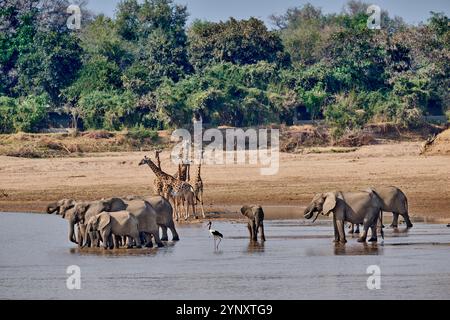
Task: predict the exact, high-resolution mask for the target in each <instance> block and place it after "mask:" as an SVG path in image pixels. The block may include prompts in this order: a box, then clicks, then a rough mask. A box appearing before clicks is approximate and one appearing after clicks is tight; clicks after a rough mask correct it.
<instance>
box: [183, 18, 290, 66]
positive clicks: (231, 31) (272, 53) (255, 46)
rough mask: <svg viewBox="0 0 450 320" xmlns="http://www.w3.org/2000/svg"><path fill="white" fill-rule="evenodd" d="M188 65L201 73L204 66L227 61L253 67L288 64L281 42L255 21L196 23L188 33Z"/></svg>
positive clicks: (258, 21) (259, 22)
mask: <svg viewBox="0 0 450 320" xmlns="http://www.w3.org/2000/svg"><path fill="white" fill-rule="evenodd" d="M188 35H189V56H190V61H191V63H192V65H193V66H194V67H195V68H196V69H197V70H201V69H202V68H204V67H205V66H207V65H211V64H215V63H222V62H231V63H234V64H241V65H245V64H255V63H257V62H259V61H267V62H269V63H279V64H280V65H288V64H289V62H290V59H289V57H288V55H286V54H285V52H284V48H283V44H282V41H281V39H280V37H279V36H278V34H277V33H275V32H272V31H269V30H268V29H267V27H266V26H265V25H264V22H262V21H261V20H258V19H256V18H250V19H249V20H236V19H234V18H230V19H229V20H228V21H226V22H219V23H213V22H203V21H196V22H194V23H193V24H192V26H191V27H190V29H189V31H188Z"/></svg>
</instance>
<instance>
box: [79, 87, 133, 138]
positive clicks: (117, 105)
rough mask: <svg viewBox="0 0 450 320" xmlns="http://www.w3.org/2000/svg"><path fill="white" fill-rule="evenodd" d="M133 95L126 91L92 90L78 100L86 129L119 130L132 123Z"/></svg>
mask: <svg viewBox="0 0 450 320" xmlns="http://www.w3.org/2000/svg"><path fill="white" fill-rule="evenodd" d="M135 103H136V101H135V97H134V96H133V95H132V94H131V93H128V92H125V93H123V94H121V93H118V92H114V91H92V92H91V93H88V94H86V95H85V96H83V97H82V98H81V99H80V101H79V104H80V107H81V111H82V114H83V116H82V119H83V123H84V126H85V128H86V129H106V130H120V129H122V128H123V127H124V126H127V124H132V122H133V121H132V119H133V118H132V117H133V109H134V106H135Z"/></svg>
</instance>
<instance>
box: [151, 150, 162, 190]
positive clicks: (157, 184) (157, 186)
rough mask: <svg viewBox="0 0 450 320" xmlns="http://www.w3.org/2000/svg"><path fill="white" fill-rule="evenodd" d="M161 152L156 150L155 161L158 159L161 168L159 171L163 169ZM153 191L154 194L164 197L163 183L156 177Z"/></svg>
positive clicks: (157, 162)
mask: <svg viewBox="0 0 450 320" xmlns="http://www.w3.org/2000/svg"><path fill="white" fill-rule="evenodd" d="M161 152H162V151H161V150H156V151H155V159H156V164H157V166H158V168H159V170H162V169H161V159H160V158H159V154H160V153H161ZM153 190H154V193H155V194H156V195H158V196H161V195H163V183H162V182H161V180H160V179H159V178H158V177H156V178H155V180H153Z"/></svg>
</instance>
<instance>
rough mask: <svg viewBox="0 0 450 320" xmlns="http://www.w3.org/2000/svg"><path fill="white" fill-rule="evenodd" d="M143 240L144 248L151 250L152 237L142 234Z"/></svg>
mask: <svg viewBox="0 0 450 320" xmlns="http://www.w3.org/2000/svg"><path fill="white" fill-rule="evenodd" d="M158 231H159V230H158ZM144 239H145V241H143V242H144V243H145V247H146V248H153V241H152V235H151V234H148V233H144Z"/></svg>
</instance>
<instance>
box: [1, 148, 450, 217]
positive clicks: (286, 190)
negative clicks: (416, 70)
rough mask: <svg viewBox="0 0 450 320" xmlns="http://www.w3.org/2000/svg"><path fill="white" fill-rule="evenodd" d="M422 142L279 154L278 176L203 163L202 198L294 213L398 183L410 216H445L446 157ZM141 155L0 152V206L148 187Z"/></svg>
mask: <svg viewBox="0 0 450 320" xmlns="http://www.w3.org/2000/svg"><path fill="white" fill-rule="evenodd" d="M420 146H421V143H420V142H404V143H396V144H387V145H384V144H381V145H372V146H365V147H361V148H359V149H358V150H357V151H355V152H350V153H310V154H287V153H283V154H281V156H280V162H281V168H280V171H279V173H278V174H277V175H275V176H262V175H260V170H259V167H258V166H249V165H239V166H238V165H235V166H225V165H220V166H205V167H204V168H203V180H204V183H205V201H206V204H207V208H208V209H209V210H217V208H221V209H226V208H229V210H228V211H229V212H236V210H237V208H239V206H240V205H242V204H247V203H260V204H263V205H272V206H277V205H283V206H293V207H294V208H295V209H293V210H288V211H289V212H290V217H295V216H296V214H298V215H299V216H300V215H301V211H302V209H303V208H304V207H305V206H306V205H307V204H308V202H309V201H310V200H311V198H312V197H313V195H314V194H315V193H316V192H324V191H331V190H336V189H339V190H360V189H365V188H366V187H368V186H380V185H395V186H398V187H400V188H401V189H403V190H404V191H405V193H406V194H407V196H408V197H409V204H410V211H411V214H412V215H413V216H430V217H437V218H448V219H450V158H449V157H448V156H439V155H438V156H420V155H419V153H420ZM144 155H145V153H140V152H130V153H109V154H96V155H95V156H94V157H86V158H62V159H18V158H11V157H0V211H38V212H39V211H40V212H42V211H43V210H44V208H45V205H46V203H48V202H49V201H53V200H57V199H60V198H65V197H70V198H76V199H99V198H102V197H111V196H127V195H131V194H137V195H149V194H152V181H153V177H154V176H153V174H152V173H151V171H150V169H149V168H148V167H138V165H137V164H138V162H139V161H140V160H141V159H142V157H143V156H144ZM168 159H169V153H168V152H165V153H164V154H163V157H162V165H163V168H164V169H166V170H167V171H168V172H169V173H172V174H173V173H175V172H176V167H175V166H174V165H172V164H170V163H169V160H168ZM2 190H3V191H2ZM271 211H273V212H275V210H271ZM274 214H275V213H274Z"/></svg>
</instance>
